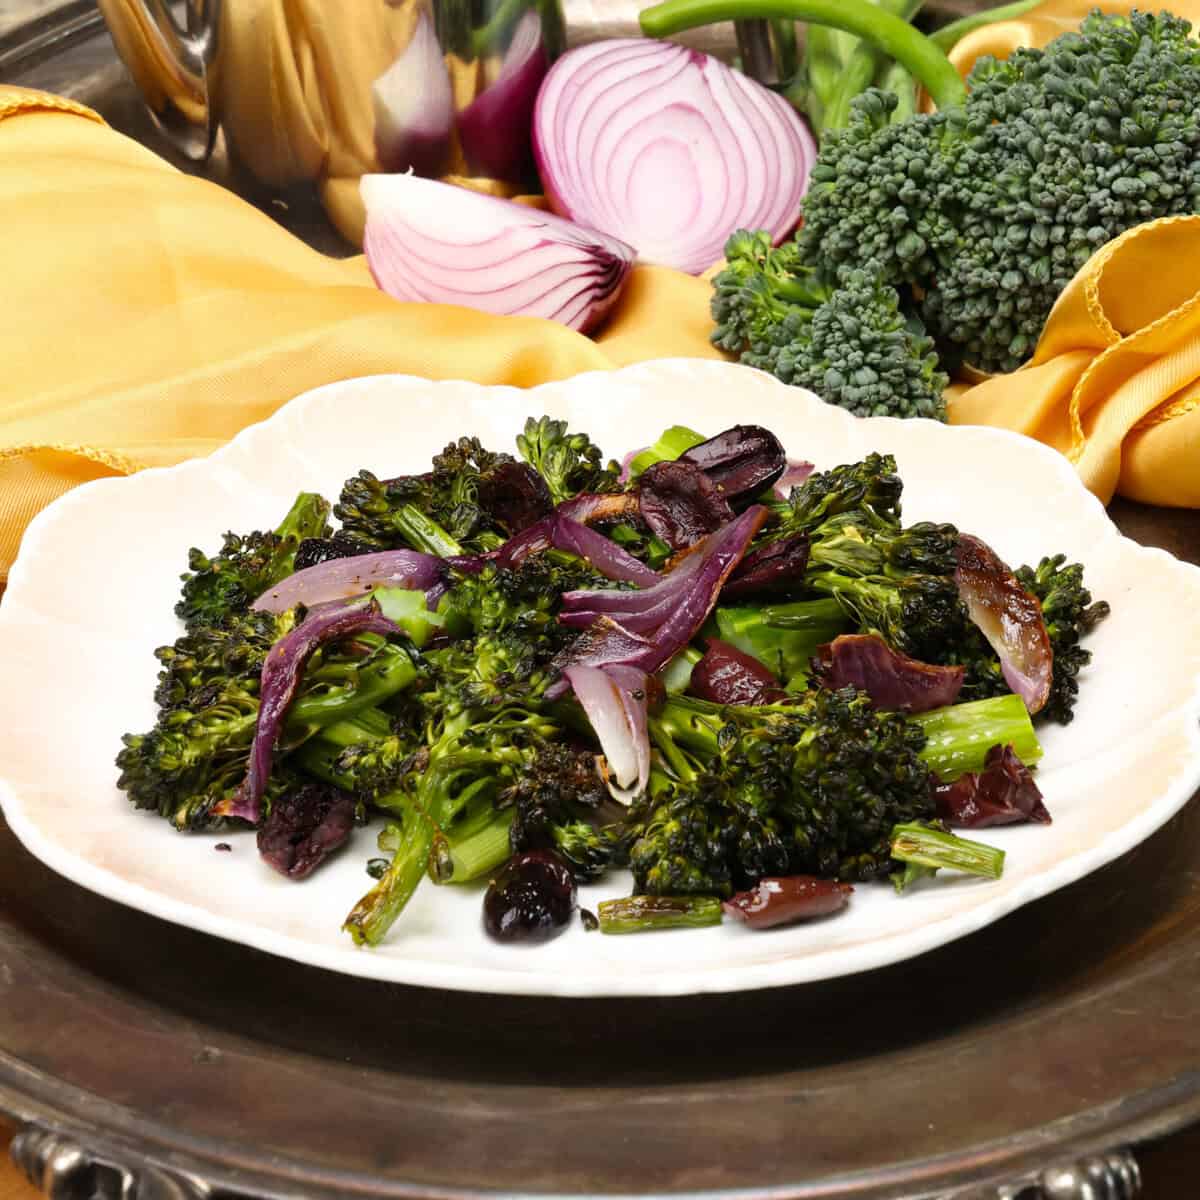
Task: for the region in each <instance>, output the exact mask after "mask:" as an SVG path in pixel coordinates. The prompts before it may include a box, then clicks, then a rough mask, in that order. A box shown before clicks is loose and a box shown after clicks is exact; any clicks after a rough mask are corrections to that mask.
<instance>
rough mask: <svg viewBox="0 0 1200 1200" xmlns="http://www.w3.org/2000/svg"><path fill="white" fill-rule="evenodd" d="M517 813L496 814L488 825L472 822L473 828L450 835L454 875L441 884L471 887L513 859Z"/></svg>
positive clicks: (490, 816) (452, 829) (451, 832)
mask: <svg viewBox="0 0 1200 1200" xmlns="http://www.w3.org/2000/svg"><path fill="white" fill-rule="evenodd" d="M512 823H513V813H512V810H511V809H510V810H508V811H507V812H494V813H491V814H489V815H488V819H487V820H486V821H484V822H471V828H469V829H464V830H456V829H454V828H453V827H452V828H451V829H450V831H449V833H448V840H449V844H450V872H449V875H448V876H447V877H446V878H445V879H441V880H438V881H437V882H439V883H470V881H471V880H473V879H478V878H479V877H480V876H481V875H486V874H487V873H488V872H489V871H493V870H495V869H496V867H498V866H500V864H501V863H504V862H507V861H508V859H509V857H510V856H511V855H512V845H511V844H510V842H509V834H510V832H511V830H512Z"/></svg>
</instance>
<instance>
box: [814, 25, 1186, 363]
mask: <svg viewBox="0 0 1200 1200" xmlns="http://www.w3.org/2000/svg"><path fill="white" fill-rule="evenodd" d="M1189 32H1190V26H1189V24H1188V23H1187V22H1186V21H1183V20H1180V19H1179V18H1177V17H1173V16H1171V15H1169V14H1167V13H1163V14H1161V15H1158V16H1154V15H1151V14H1148V13H1141V12H1133V13H1131V14H1129V15H1128V16H1124V15H1108V16H1105V15H1100V14H1099V13H1093V14H1092V15H1091V16H1089V17H1087V18H1086V19H1085V20H1084V21H1083V23H1082V26H1081V28H1080V31H1079V32H1077V33H1068V34H1064V35H1063V36H1061V37H1059V38H1057V39H1055V40H1054V41H1053V42H1051V43H1050V44H1049V45H1048V46H1046V47H1045V48H1044V49H1039V50H1034V49H1021V50H1017V51H1015V52H1014V53H1013V54H1012V56H1011V57H1010V58H1008V59H1007V60H1006V61H1004V62H999V61H996V60H995V59H992V58H984V59H981V60H980V61H979V62H978V63H977V64H976V66H975V68H974V70H973V71H972V73H971V75H970V78H969V79H968V81H967V82H968V87H969V91H968V93H967V96H966V99H965V101H964V102H963V103H962V104H961V105H951V106H949V107H944V108H939V110H938V111H937V112H935V113H932V114H918V115H915V116H912V117H910V118H908V119H907V120H904V121H901V122H899V123H895V124H893V123H891V121H890V118H891V115H892V112H893V110H894V108H895V106H896V97H895V96H892V95H889V94H887V93H884V92H879V91H872V92H867V93H864V94H863V96H861V97H860V98H859V99H858V100H857V101H856V102H855V105H854V111H853V113H852V115H851V118H850V121H849V123H848V124H847V126H846V128H845V129H844V130H841V131H838V132H835V133H833V134H832V135H831V136H830V137H829V138H828V139H827V140H826V141H825V143H824V144H823V145H822V148H821V153H820V157H819V159H818V161H817V163H816V165H815V166H814V169H813V173H812V186H811V187H810V190H809V192H808V195H807V196H806V198H805V201H804V224H803V228H802V230H801V232H800V234H799V245H800V249H801V254H802V257H803V258H804V259H805V261H806V262H809V263H811V264H812V265H813V266H814V267H815V268H816V269H818V270H820V271H823V272H827V273H829V274H831V275H834V276H837V277H838V278H841V279H848V278H849V277H850V276H851V275H853V274H854V273H855V272H856V271H857V269H858V267H859V264H860V263H862V262H863V261H864V260H865V259H872V260H874V261H875V262H876V263H877V264H878V265H879V267H880V269H881V270H882V272H883V278H884V280H885V281H886V282H887V283H889V284H891V285H892V286H893V287H898V288H906V287H911V288H915V289H918V290H919V292H920V294H921V295H922V296H923V299H922V300H921V301H920V306H919V311H920V314H921V317H922V319H923V321H924V323H925V326H926V328H927V329H928V330H929V331H930V333H931V334H932V335H933V337H934V339H935V341H936V342H937V344H938V347H939V349H940V350H941V351H942V354H943V359H944V361H946V362H948V363H955V362H958V361H965V362H967V363H970V364H971V365H973V366H975V367H978V368H980V369H982V370H985V371H993V372H997V371H1011V370H1014V369H1015V368H1016V367H1018V366H1020V365H1021V363H1023V362H1024V361H1025V360H1026V359H1027V358H1029V356H1030V355H1031V354H1032V353H1033V350H1034V347H1035V346H1036V344H1037V341H1038V338H1039V336H1040V334H1041V331H1042V327H1043V325H1044V324H1045V322H1046V318H1047V317H1048V315H1049V313H1050V309H1051V307H1052V306H1053V304H1054V302H1055V300H1056V299H1057V298H1058V296H1059V294H1060V293H1061V292H1062V290H1063V288H1064V287H1065V286H1066V285H1067V283H1068V282H1069V281H1070V280H1071V278H1072V277H1073V276H1074V275H1075V273H1076V272H1077V271H1078V270H1079V268H1080V267H1082V266H1083V264H1084V263H1085V262H1086V261H1087V259H1088V258H1089V257H1090V256H1091V255H1092V254H1093V253H1094V252H1095V251H1096V250H1098V249H1099V248H1100V247H1101V246H1102V245H1103V244H1104V243H1105V242H1108V241H1110V240H1111V239H1113V238H1115V237H1116V236H1117V235H1119V234H1120V233H1123V232H1124V231H1125V230H1126V229H1129V228H1131V227H1132V226H1134V225H1137V224H1140V223H1142V222H1145V221H1150V220H1153V219H1154V218H1156V217H1164V216H1171V215H1174V214H1177V213H1193V212H1197V211H1200V116H1198V115H1197V112H1196V105H1195V97H1196V95H1197V94H1198V92H1200V46H1197V44H1196V43H1195V42H1194V41H1192V40H1191V39H1190V38H1189V36H1188V35H1189ZM913 33H914V36H918V35H916V33H915V31H913Z"/></svg>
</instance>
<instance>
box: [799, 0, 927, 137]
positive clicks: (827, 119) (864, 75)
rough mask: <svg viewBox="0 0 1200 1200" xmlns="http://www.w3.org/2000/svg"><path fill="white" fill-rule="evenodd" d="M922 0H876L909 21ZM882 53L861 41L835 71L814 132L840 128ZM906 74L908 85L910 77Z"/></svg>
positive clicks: (875, 71) (870, 80)
mask: <svg viewBox="0 0 1200 1200" xmlns="http://www.w3.org/2000/svg"><path fill="white" fill-rule="evenodd" d="M923 2H924V0H878V7H879V9H880V11H882V12H888V13H892V14H894V15H895V16H897V17H899V18H900V19H901V20H903V21H911V20H912V19H913V17H915V16H916V15H917V13H918V12H919V11H920V9H921V5H922V3H923ZM883 64H884V56H883V55H882V54H881V53H880V52H879V49H878V47H876V46H873V45H871V43H869V42H864V41H860V42H859V43H858V44H857V45H856V46H855V47H854V49H853V50H852V51H851V53H850V55H849V57H848V58H847V59H846V63H845V66H844V67H843V68H842V70H841V72H840V73H839V75H838V79H837V84H836V85H835V87H834V90H833V92H832V93H831V95H830V97H829V100H828V102H827V103H826V104H825V105H824V106H823V108H822V112H821V118H820V121H819V122H815V124H816V125H817V128H816V130H815V132H816V133H817V136H818V137H821V136H823V135H824V134H825V133H826V132H827V131H828V130H830V129H841V128H843V127H844V126H845V124H846V122H847V121H848V120H849V118H850V104H851V102H852V101H853V100H854V98H855V97H856V96H857V95H859V93H860V92H863V91H865V90H866V89H867V88H869V87H870V86H871V85H872V84H873V83H874V82H875V77H876V75H877V74H878V73H879V71H880V70H881V69H882V67H883ZM905 77H906V78H909V86H910V87H912V86H913V85H912V80H911V78H910V77H908V76H905Z"/></svg>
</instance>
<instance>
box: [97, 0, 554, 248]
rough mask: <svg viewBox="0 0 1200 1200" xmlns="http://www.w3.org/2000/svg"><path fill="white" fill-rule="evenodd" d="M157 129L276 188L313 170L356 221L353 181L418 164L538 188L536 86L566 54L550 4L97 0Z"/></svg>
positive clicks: (307, 177) (327, 199)
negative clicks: (217, 148) (215, 152)
mask: <svg viewBox="0 0 1200 1200" xmlns="http://www.w3.org/2000/svg"><path fill="white" fill-rule="evenodd" d="M99 7H100V9H101V11H102V13H103V14H104V18H105V21H106V22H107V24H108V27H109V30H110V32H111V34H112V38H113V42H114V44H115V45H116V48H117V51H118V53H119V54H120V56H121V58H122V59H123V60H124V61H125V63H126V65H127V67H128V69H129V71H130V73H131V75H132V76H133V78H134V80H135V82H136V83H137V85H138V87H139V88H140V90H141V92H142V95H143V97H144V98H145V100H146V103H147V104H148V106H149V107H150V110H151V111H152V113H153V114H154V116H155V118H156V119H157V121H158V123H159V125H160V126H161V127H162V129H163V130H164V131H165V132H166V133H167V134H168V136H169V137H170V138H171V139H172V140H173V141H174V142H175V144H176V145H177V146H178V147H179V148H180V149H181V150H182V151H183V152H184V153H185V154H187V155H188V156H189V157H191V158H194V159H203V158H205V157H207V156H208V155H209V154H210V153H211V152H212V149H213V145H214V141H215V139H216V137H217V135H218V130H219V131H220V133H221V134H222V135H223V137H224V140H225V144H226V149H227V151H228V154H229V156H230V158H231V159H232V160H233V161H234V162H235V163H237V164H239V165H240V166H241V167H243V168H245V169H246V170H247V171H249V173H250V174H251V175H252V176H253V177H254V178H256V179H257V180H259V181H260V182H261V183H263V184H265V185H267V186H269V187H276V188H281V189H282V188H288V187H291V186H294V185H296V184H299V183H305V182H312V183H313V184H315V185H316V186H317V187H318V188H319V189H320V192H321V198H322V200H323V202H324V204H325V207H326V209H327V211H328V212H329V214H330V216H331V217H332V218H333V220H334V222H335V224H337V225H338V227H339V228H340V229H341V231H342V232H343V233H344V234H345V235H346V236H347V237H348V238H350V239H351V240H357V238H358V236H359V235H360V233H361V210H360V207H359V202H358V178H359V176H360V175H363V174H366V173H370V172H375V171H381V170H383V171H404V170H409V169H411V170H414V171H416V172H417V173H418V174H422V175H428V176H432V177H446V176H450V177H469V178H472V179H476V180H487V181H488V183H487V184H486V185H483V186H487V187H488V189H489V190H491V191H494V192H497V193H499V194H502V195H504V194H516V193H518V192H521V191H530V190H536V188H537V176H536V172H535V170H534V164H533V156H532V150H531V147H530V140H529V128H530V120H531V117H532V108H533V100H534V97H535V95H536V91H537V86H538V84H539V83H540V81H541V78H542V77H543V76H544V75H545V73H546V71H547V69H548V68H549V65H550V63H551V62H552V61H553V60H554V58H555V57H556V56H557V55H558V54H559V53H561V52H562V50H563V48H564V45H565V31H564V24H563V16H562V10H561V7H560V3H559V0H186V4H180V5H170V4H168V3H167V2H166V0H99Z"/></svg>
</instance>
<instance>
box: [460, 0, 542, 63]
mask: <svg viewBox="0 0 1200 1200" xmlns="http://www.w3.org/2000/svg"><path fill="white" fill-rule="evenodd" d="M530 7H532V5H531V4H530V2H529V0H501V2H500V4H499V5H497V7H496V11H495V12H494V13H492V17H491V20H490V21H488V23H487V24H486V25H481V26H480V27H479V28H478V29H475V30H472V31H471V39H470V49H471V57H472V58H484V57H486V56H487V55H489V54H499V53H500V49H501V46H500V43H501V42H503V41H504V39H505V38H506V37H507V36H508V34H509V31H510V30H511V29H512V27H513V26H514V25H515V24H516V23H517V20H518V19H519V18H520V17H521V15H522V14H523V13H524V12H525V10H526V9H527V8H530Z"/></svg>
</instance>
